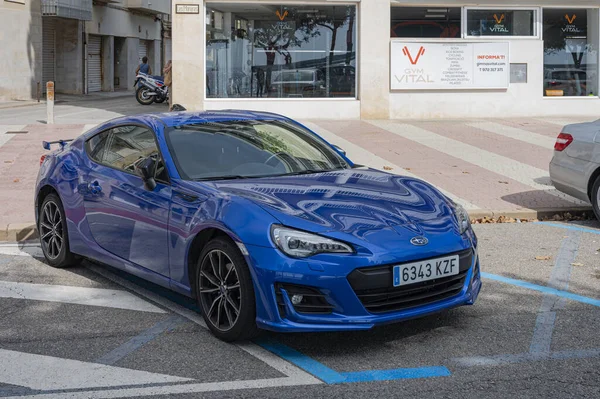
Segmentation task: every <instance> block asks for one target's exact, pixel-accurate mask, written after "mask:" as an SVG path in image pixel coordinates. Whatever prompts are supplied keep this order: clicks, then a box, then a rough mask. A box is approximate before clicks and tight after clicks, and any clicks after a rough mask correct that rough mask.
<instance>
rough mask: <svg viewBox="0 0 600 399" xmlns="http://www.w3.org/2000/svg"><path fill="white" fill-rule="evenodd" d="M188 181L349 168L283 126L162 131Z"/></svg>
mask: <svg viewBox="0 0 600 399" xmlns="http://www.w3.org/2000/svg"><path fill="white" fill-rule="evenodd" d="M166 137H167V143H168V145H169V148H170V151H171V155H172V156H173V160H174V161H175V164H176V166H177V169H178V171H179V174H180V175H181V177H182V178H183V179H186V180H219V179H235V178H250V177H268V176H284V175H293V174H304V173H317V172H326V171H331V170H338V169H346V168H349V165H348V163H347V162H346V161H345V160H344V159H343V158H342V157H341V156H340V155H339V154H338V153H337V152H335V151H334V150H332V149H331V147H330V146H329V145H328V144H327V143H326V142H325V141H323V140H322V139H320V138H319V137H317V136H316V135H314V134H312V133H311V132H309V131H306V130H305V129H303V128H301V127H300V126H297V125H295V124H292V123H290V122H286V121H270V120H245V121H228V122H210V123H202V124H194V125H184V126H177V127H174V128H171V129H168V130H167V132H166Z"/></svg>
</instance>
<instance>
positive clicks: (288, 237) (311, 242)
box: [271, 226, 354, 258]
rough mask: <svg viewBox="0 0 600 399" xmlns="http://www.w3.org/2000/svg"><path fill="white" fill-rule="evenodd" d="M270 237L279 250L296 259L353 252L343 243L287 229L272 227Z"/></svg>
mask: <svg viewBox="0 0 600 399" xmlns="http://www.w3.org/2000/svg"><path fill="white" fill-rule="evenodd" d="M271 235H272V237H273V241H274V242H275V244H277V247H279V249H281V250H282V251H283V252H284V253H286V254H287V255H289V256H293V257H296V258H306V257H308V256H312V255H315V254H318V253H323V252H328V253H346V254H351V253H353V252H354V251H353V250H352V247H350V246H349V245H348V244H344V243H343V242H339V241H335V240H332V239H330V238H326V237H321V236H318V235H316V234H310V233H306V232H304V231H298V230H294V229H290V228H288V227H283V226H273V228H272V229H271Z"/></svg>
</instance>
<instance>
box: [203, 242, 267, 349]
mask: <svg viewBox="0 0 600 399" xmlns="http://www.w3.org/2000/svg"><path fill="white" fill-rule="evenodd" d="M196 297H197V300H198V305H199V307H200V309H201V310H202V316H203V317H204V320H205V321H206V324H207V325H208V328H210V330H211V331H212V333H213V334H214V335H215V336H216V337H217V338H219V339H221V340H223V341H228V342H229V341H238V340H244V339H250V338H252V337H254V336H256V334H257V333H258V328H257V327H256V299H255V296H254V287H253V285H252V277H251V276H250V270H249V268H248V265H247V263H246V260H245V259H244V257H243V256H242V254H241V253H240V250H239V249H238V248H237V246H236V245H235V244H234V243H233V242H232V241H231V240H228V239H225V238H215V239H213V240H211V241H210V242H209V243H208V244H207V245H206V247H205V248H204V250H203V251H202V254H201V256H200V259H199V260H198V265H197V267H196Z"/></svg>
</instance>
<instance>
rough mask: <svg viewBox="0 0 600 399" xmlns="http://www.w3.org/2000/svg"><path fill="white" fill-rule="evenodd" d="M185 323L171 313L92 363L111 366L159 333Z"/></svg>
mask: <svg viewBox="0 0 600 399" xmlns="http://www.w3.org/2000/svg"><path fill="white" fill-rule="evenodd" d="M184 323H186V321H185V320H184V319H183V318H182V317H181V316H179V315H173V316H171V317H169V318H168V319H165V320H162V321H159V322H158V323H156V324H155V325H154V326H152V327H150V328H149V329H147V330H146V331H142V333H141V334H138V335H137V336H135V337H133V338H131V339H130V340H129V341H127V342H125V343H124V344H123V345H121V346H119V347H118V348H115V349H113V350H112V351H110V352H108V353H107V354H105V355H104V356H102V357H101V358H99V359H97V360H95V361H94V363H100V364H105V365H107V366H112V365H113V364H115V363H117V362H118V361H119V360H121V359H123V358H125V357H127V355H129V354H131V353H133V352H135V351H137V350H138V349H140V348H141V347H142V346H144V345H145V344H147V343H148V342H150V341H152V340H153V339H155V338H157V337H158V336H159V335H161V334H162V333H164V332H166V331H171V330H173V329H175V328H176V327H178V326H180V325H182V324H184Z"/></svg>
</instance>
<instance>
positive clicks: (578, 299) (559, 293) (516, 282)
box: [481, 272, 600, 307]
mask: <svg viewBox="0 0 600 399" xmlns="http://www.w3.org/2000/svg"><path fill="white" fill-rule="evenodd" d="M481 277H483V278H486V279H488V280H495V281H499V282H501V283H505V284H510V285H516V286H517V287H522V288H527V289H530V290H533V291H539V292H542V293H544V294H550V295H555V296H558V297H561V298H566V299H570V300H571V301H576V302H581V303H585V304H588V305H592V306H598V307H600V299H594V298H589V297H587V296H582V295H577V294H573V293H571V292H568V291H561V290H557V289H555V288H550V287H544V286H542V285H537V284H533V283H529V282H527V281H523V280H516V279H513V278H508V277H503V276H498V275H496V274H491V273H485V272H482V273H481Z"/></svg>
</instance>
